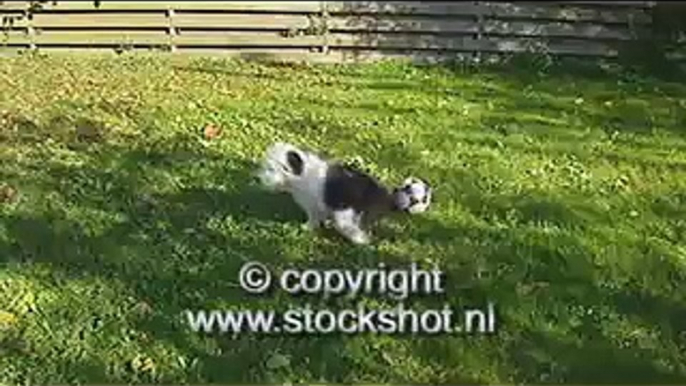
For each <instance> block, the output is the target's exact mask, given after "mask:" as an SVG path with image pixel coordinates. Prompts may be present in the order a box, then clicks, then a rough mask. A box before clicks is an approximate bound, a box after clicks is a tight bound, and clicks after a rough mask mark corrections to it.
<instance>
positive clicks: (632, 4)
mask: <svg viewBox="0 0 686 386" xmlns="http://www.w3.org/2000/svg"><path fill="white" fill-rule="evenodd" d="M549 3H551V4H562V5H574V6H582V7H607V8H616V7H627V8H644V9H646V8H650V7H652V6H654V5H655V2H654V1H550V2H549Z"/></svg>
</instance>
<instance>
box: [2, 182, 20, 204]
mask: <svg viewBox="0 0 686 386" xmlns="http://www.w3.org/2000/svg"><path fill="white" fill-rule="evenodd" d="M16 198H17V189H15V188H13V187H12V186H10V185H3V186H2V187H0V202H14V200H15V199H16Z"/></svg>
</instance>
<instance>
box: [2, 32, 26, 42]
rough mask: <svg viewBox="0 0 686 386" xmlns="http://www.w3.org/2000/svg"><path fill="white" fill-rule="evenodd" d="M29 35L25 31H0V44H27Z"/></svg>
mask: <svg viewBox="0 0 686 386" xmlns="http://www.w3.org/2000/svg"><path fill="white" fill-rule="evenodd" d="M30 42H31V37H30V36H29V35H28V34H27V33H26V31H5V32H4V33H0V44H29V43H30Z"/></svg>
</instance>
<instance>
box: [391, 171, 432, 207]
mask: <svg viewBox="0 0 686 386" xmlns="http://www.w3.org/2000/svg"><path fill="white" fill-rule="evenodd" d="M399 191H400V192H401V193H402V201H403V203H402V207H403V208H404V210H405V211H407V212H409V213H412V214H416V213H422V212H426V210H427V209H429V205H431V196H432V193H433V192H432V189H431V186H429V184H428V183H426V182H425V181H423V180H421V179H419V178H416V177H409V178H406V179H405V181H403V183H402V185H401V186H400V188H399Z"/></svg>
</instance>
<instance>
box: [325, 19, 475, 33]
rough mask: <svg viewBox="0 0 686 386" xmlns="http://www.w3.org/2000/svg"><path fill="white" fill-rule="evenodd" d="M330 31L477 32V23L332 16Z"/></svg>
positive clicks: (460, 20)
mask: <svg viewBox="0 0 686 386" xmlns="http://www.w3.org/2000/svg"><path fill="white" fill-rule="evenodd" d="M327 25H328V28H329V30H330V31H333V32H337V31H357V32H361V31H368V32H378V31H399V32H432V33H477V32H478V31H479V24H478V23H477V20H476V18H472V19H451V20H445V19H432V18H428V17H424V18H421V17H403V18H399V17H390V16H383V17H379V16H358V15H355V16H347V17H346V16H332V17H330V18H329V19H328V20H327Z"/></svg>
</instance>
